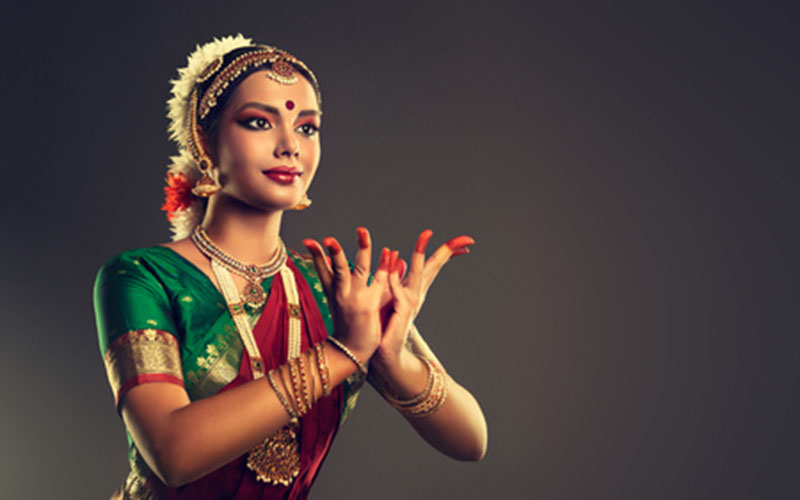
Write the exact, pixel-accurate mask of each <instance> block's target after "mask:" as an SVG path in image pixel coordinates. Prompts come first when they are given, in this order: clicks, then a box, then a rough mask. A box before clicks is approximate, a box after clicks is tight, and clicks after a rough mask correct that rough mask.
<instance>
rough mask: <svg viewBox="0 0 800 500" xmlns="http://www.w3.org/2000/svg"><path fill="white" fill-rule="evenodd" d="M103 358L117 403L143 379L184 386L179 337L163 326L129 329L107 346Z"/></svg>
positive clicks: (144, 380) (143, 381)
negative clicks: (159, 327)
mask: <svg viewBox="0 0 800 500" xmlns="http://www.w3.org/2000/svg"><path fill="white" fill-rule="evenodd" d="M103 361H104V362H105V365H106V373H107V375H108V381H109V383H110V384H111V390H112V391H113V393H114V400H115V402H116V404H119V401H120V399H121V398H122V396H124V395H125V393H127V392H128V391H129V390H130V389H132V388H133V387H135V386H137V385H139V384H143V383H146V382H171V383H174V384H178V385H180V386H183V371H182V369H181V353H180V347H179V345H178V340H177V339H176V338H175V336H174V335H173V334H171V333H169V332H165V331H163V330H156V329H152V328H148V329H144V330H132V331H129V332H128V333H126V334H124V335H122V336H121V337H119V338H118V339H116V340H114V342H112V343H111V345H109V346H108V349H106V353H105V355H104V356H103Z"/></svg>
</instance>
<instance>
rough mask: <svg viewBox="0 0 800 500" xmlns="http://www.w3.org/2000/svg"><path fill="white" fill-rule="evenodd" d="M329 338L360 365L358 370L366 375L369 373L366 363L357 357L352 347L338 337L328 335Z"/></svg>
mask: <svg viewBox="0 0 800 500" xmlns="http://www.w3.org/2000/svg"><path fill="white" fill-rule="evenodd" d="M328 340H330V341H331V343H332V344H333V345H335V346H336V347H338V348H339V350H340V351H342V352H343V353H345V354H346V355H347V357H348V358H350V359H351V360H352V361H353V363H355V364H356V366H357V367H358V370H359V371H360V372H361V373H363V374H364V375H366V374H367V367H366V366H364V363H362V362H361V360H360V359H358V358H357V357H356V355H355V354H353V352H352V351H351V350H350V349H348V348H347V346H346V345H344V344H342V342H341V341H340V340H339V339H337V338H336V337H328Z"/></svg>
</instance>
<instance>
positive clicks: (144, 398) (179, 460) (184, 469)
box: [123, 344, 356, 486]
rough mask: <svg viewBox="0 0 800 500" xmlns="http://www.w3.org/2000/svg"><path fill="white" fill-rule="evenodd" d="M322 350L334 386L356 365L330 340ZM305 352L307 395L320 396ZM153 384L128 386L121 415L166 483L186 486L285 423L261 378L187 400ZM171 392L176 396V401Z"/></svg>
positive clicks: (275, 398)
mask: <svg viewBox="0 0 800 500" xmlns="http://www.w3.org/2000/svg"><path fill="white" fill-rule="evenodd" d="M325 351H326V357H327V360H328V367H329V372H330V379H331V387H335V386H337V385H339V384H340V383H341V382H342V381H343V380H344V379H345V378H347V377H348V376H349V375H351V374H352V373H353V372H354V371H355V370H356V366H355V364H354V363H353V362H352V361H351V360H350V359H349V358H348V357H347V356H345V355H344V354H343V353H341V352H340V351H338V350H337V349H336V348H335V347H334V346H332V345H330V344H328V347H327V348H326V349H325ZM305 355H306V356H307V358H306V368H307V371H308V372H309V374H310V375H311V376H313V377H315V378H314V384H310V383H309V384H308V385H309V388H311V387H312V385H313V390H314V392H313V393H312V394H311V395H310V398H311V400H312V401H316V400H317V399H318V398H319V397H321V396H322V383H321V380H320V378H319V376H318V370H316V369H311V368H310V365H311V364H313V363H314V361H313V356H309V355H308V354H307V353H306V354H305ZM281 370H282V371H283V372H284V377H281V376H280V375H279V374H278V373H276V376H275V379H276V382H277V385H278V387H279V389H280V390H281V391H282V392H283V394H284V397H285V398H286V399H287V401H289V402H290V404H291V401H292V400H293V397H294V396H293V395H292V393H291V392H289V391H291V383H290V382H289V380H290V377H289V372H288V367H287V366H286V365H284V366H282V367H281ZM282 379H285V380H286V382H287V383H286V384H283V383H282V382H281V381H282ZM309 382H310V380H309ZM155 385H157V384H145V385H142V386H138V387H136V388H134V389H132V390H131V392H130V393H129V394H128V396H127V397H126V400H125V402H124V405H123V417H124V418H125V422H126V425H127V426H128V429H129V430H130V431H131V434H132V436H133V438H134V441H135V443H136V445H137V448H138V449H139V450H140V452H141V453H142V455H143V457H144V458H145V460H146V462H147V463H148V465H149V466H150V467H151V469H152V470H153V471H154V472H155V473H156V474H157V475H158V476H159V477H160V478H161V479H162V480H163V481H164V482H165V483H166V484H167V485H169V486H180V485H183V484H186V483H188V482H191V481H193V480H195V479H197V478H199V477H202V476H204V475H206V474H208V473H209V472H212V471H214V470H216V469H218V468H220V467H222V466H223V465H225V464H227V463H228V462H230V461H231V460H234V459H235V458H236V457H238V456H240V455H242V454H244V453H246V452H247V451H248V450H249V449H250V448H251V447H252V446H253V445H255V444H256V443H259V442H261V441H263V440H264V439H265V438H267V437H269V436H271V435H272V434H274V433H275V432H276V431H277V430H279V429H280V428H281V427H283V426H284V425H286V424H287V423H288V422H289V414H288V413H287V411H286V409H285V407H284V406H283V404H282V403H281V401H280V400H279V398H278V396H277V394H276V393H275V391H274V390H273V389H272V387H271V386H270V383H269V381H268V380H267V379H266V377H264V378H261V379H259V380H255V381H251V382H248V383H246V384H243V385H241V386H238V387H235V388H233V389H231V390H228V391H224V392H221V393H219V394H216V395H214V396H211V397H208V398H204V399H201V400H198V401H195V402H191V403H190V402H189V401H188V396H186V393H185V391H183V390H182V389H181V388H179V387H178V386H170V387H166V388H162V389H158V388H155V387H153V386H155ZM158 385H162V386H165V385H166V386H169V384H158ZM148 386H150V387H148ZM287 386H288V387H287ZM176 393H179V394H181V395H182V396H180V398H182V399H181V400H178V398H177V397H176ZM154 408H155V409H154Z"/></svg>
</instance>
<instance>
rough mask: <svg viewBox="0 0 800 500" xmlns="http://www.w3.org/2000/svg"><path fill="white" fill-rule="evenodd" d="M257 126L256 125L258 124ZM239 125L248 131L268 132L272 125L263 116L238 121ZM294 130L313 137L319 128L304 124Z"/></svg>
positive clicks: (311, 124)
mask: <svg viewBox="0 0 800 500" xmlns="http://www.w3.org/2000/svg"><path fill="white" fill-rule="evenodd" d="M259 122H260V125H257V124H256V123H259ZM239 123H240V124H241V125H242V126H244V127H246V128H248V129H250V130H269V129H271V128H272V123H270V121H269V120H268V119H266V118H264V117H263V116H253V117H249V118H243V119H241V120H239ZM295 130H299V131H300V133H301V134H303V135H304V136H306V137H314V136H315V135H316V134H318V133H319V127H318V126H316V125H315V124H313V123H304V124H302V125H299V126H298V127H297V128H296V129H295Z"/></svg>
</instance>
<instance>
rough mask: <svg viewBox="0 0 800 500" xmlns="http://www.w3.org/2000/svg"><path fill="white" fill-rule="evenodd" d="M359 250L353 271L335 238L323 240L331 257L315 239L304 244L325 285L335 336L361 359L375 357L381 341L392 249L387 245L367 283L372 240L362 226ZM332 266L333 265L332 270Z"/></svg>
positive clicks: (359, 234) (359, 235)
mask: <svg viewBox="0 0 800 500" xmlns="http://www.w3.org/2000/svg"><path fill="white" fill-rule="evenodd" d="M356 233H357V235H358V253H357V254H356V260H355V266H354V267H353V270H352V272H351V271H350V268H349V266H348V264H347V258H346V257H345V255H344V251H343V250H342V247H341V246H340V245H339V242H338V241H336V239H335V238H332V237H328V238H325V239H324V240H322V243H323V244H324V245H325V247H326V248H327V249H328V253H329V254H330V260H328V259H327V258H326V257H325V254H324V252H323V250H322V247H321V246H320V244H319V243H317V242H316V241H315V240H312V239H307V240H304V241H303V244H304V245H305V246H306V248H307V249H308V250H309V252H311V255H312V257H313V259H314V265H315V267H316V268H317V274H318V275H319V278H320V281H321V282H322V286H323V288H324V290H325V293H326V295H327V296H328V303H329V304H330V307H331V312H332V314H333V318H334V325H335V336H336V338H338V339H339V340H340V341H342V342H343V343H344V344H345V345H346V346H347V347H348V348H349V349H350V350H351V351H353V353H354V354H355V355H356V356H357V357H358V358H359V359H360V360H361V361H362V362H366V361H367V360H369V358H370V357H372V354H373V353H374V352H375V349H376V348H377V347H378V345H379V344H380V341H381V321H380V315H379V309H380V306H381V302H382V301H385V300H386V299H385V297H386V296H387V295H388V293H389V292H388V285H387V275H388V270H389V250H388V249H386V248H384V249H383V252H382V254H381V261H380V263H379V265H378V271H377V272H376V273H375V276H374V278H373V280H372V283H370V284H367V281H368V279H369V272H370V261H371V247H372V245H371V241H370V236H369V231H367V229H366V228H363V227H359V228H358V229H357V230H356ZM331 265H332V266H333V268H332V269H331Z"/></svg>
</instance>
